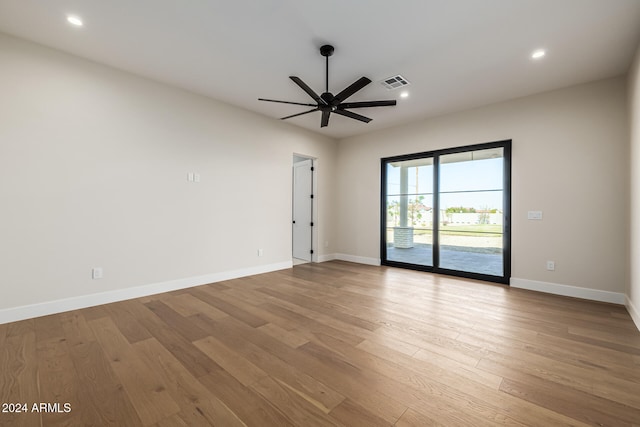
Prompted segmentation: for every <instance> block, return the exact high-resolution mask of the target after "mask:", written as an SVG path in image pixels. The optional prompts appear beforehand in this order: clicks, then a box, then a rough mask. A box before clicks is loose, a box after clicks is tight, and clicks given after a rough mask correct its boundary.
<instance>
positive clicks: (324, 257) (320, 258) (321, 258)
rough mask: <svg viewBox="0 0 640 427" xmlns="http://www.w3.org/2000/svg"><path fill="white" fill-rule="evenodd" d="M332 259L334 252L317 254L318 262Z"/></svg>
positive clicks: (334, 257) (334, 255)
mask: <svg viewBox="0 0 640 427" xmlns="http://www.w3.org/2000/svg"><path fill="white" fill-rule="evenodd" d="M334 259H336V254H325V255H318V262H327V261H333V260H334Z"/></svg>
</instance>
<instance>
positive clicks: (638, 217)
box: [627, 46, 640, 328]
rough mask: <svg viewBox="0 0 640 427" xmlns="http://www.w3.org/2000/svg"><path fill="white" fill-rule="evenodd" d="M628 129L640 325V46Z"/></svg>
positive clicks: (635, 304)
mask: <svg viewBox="0 0 640 427" xmlns="http://www.w3.org/2000/svg"><path fill="white" fill-rule="evenodd" d="M628 94H629V97H628V98H629V129H630V141H631V155H630V156H629V158H630V159H631V161H630V162H631V227H630V236H631V242H630V251H629V257H630V270H631V278H630V280H629V287H628V289H627V308H628V309H629V312H630V313H631V315H632V316H633V317H634V320H635V322H636V325H638V328H640V46H638V50H637V52H636V56H635V60H634V62H633V65H632V67H631V69H630V70H629V90H628Z"/></svg>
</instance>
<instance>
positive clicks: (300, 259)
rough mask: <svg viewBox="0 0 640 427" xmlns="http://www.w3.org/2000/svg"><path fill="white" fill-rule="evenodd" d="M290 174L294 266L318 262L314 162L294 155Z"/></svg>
mask: <svg viewBox="0 0 640 427" xmlns="http://www.w3.org/2000/svg"><path fill="white" fill-rule="evenodd" d="M292 173H293V175H292V177H293V179H292V183H293V188H292V212H291V226H292V233H291V235H292V242H291V248H292V250H291V253H292V262H293V265H294V266H295V265H299V264H305V263H309V262H316V261H317V253H316V242H317V240H318V239H317V233H316V230H317V226H316V224H315V222H316V220H315V218H316V212H317V208H316V188H317V184H316V182H317V179H316V177H315V175H316V159H314V158H313V157H308V156H303V155H297V154H294V155H293V169H292Z"/></svg>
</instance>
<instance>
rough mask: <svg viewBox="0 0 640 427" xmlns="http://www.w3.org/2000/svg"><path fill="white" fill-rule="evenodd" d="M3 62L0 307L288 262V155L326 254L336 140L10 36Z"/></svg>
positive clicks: (2, 49)
mask: <svg viewBox="0 0 640 427" xmlns="http://www.w3.org/2000/svg"><path fill="white" fill-rule="evenodd" d="M0 64H2V65H1V66H0V94H1V95H0V200H2V208H1V210H0V284H1V286H2V296H1V297H0V310H1V309H5V308H10V307H17V306H22V305H29V304H35V303H39V302H47V301H54V300H59V299H63V298H69V297H78V296H82V295H88V294H94V293H100V292H109V291H114V290H118V289H120V290H121V289H126V288H131V287H135V286H140V285H149V284H154V283H158V282H165V281H171V280H178V279H184V278H190V277H198V276H202V275H210V274H212V273H216V272H225V271H235V270H242V269H247V268H253V267H256V266H270V265H278V264H280V263H286V262H291V176H292V172H291V165H292V155H293V153H299V154H304V155H308V156H314V157H317V158H318V159H319V163H318V165H319V168H318V169H319V170H318V176H319V183H318V191H319V193H318V204H319V208H320V212H319V219H318V225H319V234H320V236H319V237H320V241H321V242H323V243H324V242H325V241H329V244H330V246H329V247H328V248H325V247H324V245H321V247H320V248H319V250H320V255H321V256H322V255H323V254H325V253H329V252H333V248H332V244H333V241H334V239H333V235H332V230H333V229H334V227H333V224H332V223H333V221H334V217H333V215H334V211H335V209H334V206H333V201H332V194H333V193H332V191H333V188H334V187H335V182H334V179H335V178H334V176H335V171H334V164H335V156H336V153H337V146H336V142H335V141H334V140H332V139H329V138H324V137H322V136H319V135H317V134H314V133H311V132H307V131H304V130H301V129H299V128H296V127H293V126H291V125H288V124H286V123H282V122H279V121H277V120H273V119H268V118H266V117H263V116H259V115H256V114H253V113H250V112H248V111H245V110H240V109H237V108H233V107H230V106H228V105H225V104H223V103H220V102H217V101H214V100H211V99H208V98H204V97H201V96H197V95H194V94H190V93H187V92H184V91H181V90H178V89H174V88H171V87H168V86H165V85H162V84H159V83H155V82H152V81H149V80H146V79H143V78H138V77H136V76H133V75H131V74H127V73H124V72H120V71H117V70H114V69H111V68H108V67H104V66H102V65H98V64H95V63H92V62H89V61H85V60H83V59H80V58H77V57H74V56H70V55H66V54H64V53H61V52H58V51H55V50H51V49H48V48H44V47H41V46H38V45H35V44H32V43H29V42H26V41H22V40H18V39H15V38H11V37H8V36H2V35H0ZM189 172H195V173H199V174H200V176H201V182H200V183H192V182H187V174H188V173H189ZM258 248H261V249H263V250H264V256H263V257H258V256H257V249H258ZM92 267H102V268H103V269H104V278H103V279H102V280H92V279H91V268H92Z"/></svg>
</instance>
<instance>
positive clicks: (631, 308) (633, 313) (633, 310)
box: [624, 295, 640, 331]
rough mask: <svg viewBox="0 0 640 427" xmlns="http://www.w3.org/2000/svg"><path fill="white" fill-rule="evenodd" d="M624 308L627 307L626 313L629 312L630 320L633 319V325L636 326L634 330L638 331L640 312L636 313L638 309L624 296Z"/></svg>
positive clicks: (639, 328) (639, 327)
mask: <svg viewBox="0 0 640 427" xmlns="http://www.w3.org/2000/svg"><path fill="white" fill-rule="evenodd" d="M625 299H626V302H625V304H624V305H625V306H626V307H627V311H628V312H629V314H630V315H631V318H632V319H633V323H635V324H636V328H638V330H639V331H640V311H638V308H637V307H636V306H635V305H633V302H631V299H630V298H629V296H627V295H625Z"/></svg>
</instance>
